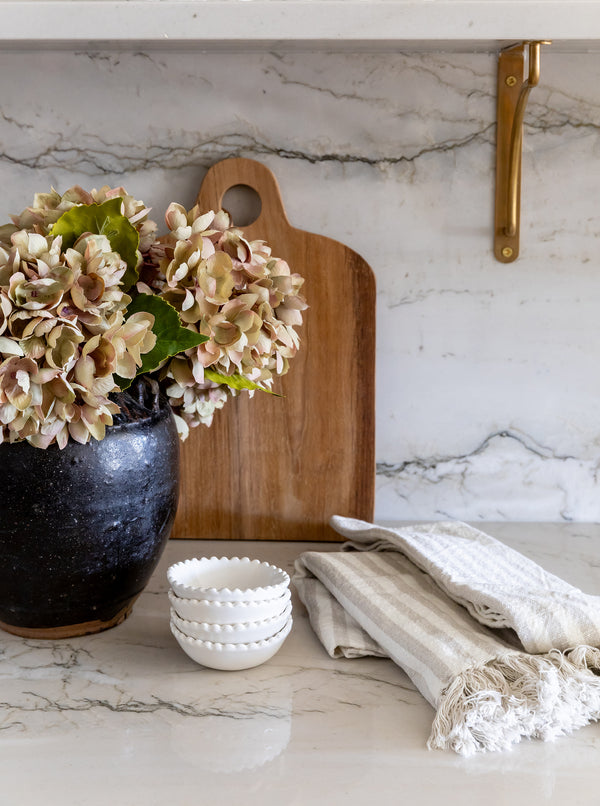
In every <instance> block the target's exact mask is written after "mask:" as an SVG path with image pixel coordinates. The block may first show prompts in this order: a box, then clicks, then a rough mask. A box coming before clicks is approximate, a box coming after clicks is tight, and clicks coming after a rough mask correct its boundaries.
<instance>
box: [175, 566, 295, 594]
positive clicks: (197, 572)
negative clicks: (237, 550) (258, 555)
mask: <svg viewBox="0 0 600 806" xmlns="http://www.w3.org/2000/svg"><path fill="white" fill-rule="evenodd" d="M167 578H168V580H169V584H170V585H171V588H172V589H173V591H174V592H175V593H176V594H177V596H180V597H182V598H183V599H203V600H205V601H211V602H255V601H263V600H265V599H277V598H278V597H279V596H281V595H282V594H283V593H284V592H285V590H286V589H287V588H288V586H289V584H290V578H289V576H288V574H287V573H286V572H285V571H283V570H282V569H281V568H277V566H276V565H271V564H270V563H266V562H260V560H251V559H250V558H249V557H195V558H193V559H191V560H184V561H183V562H180V563H176V564H175V565H172V566H171V567H170V568H169V569H168V571H167Z"/></svg>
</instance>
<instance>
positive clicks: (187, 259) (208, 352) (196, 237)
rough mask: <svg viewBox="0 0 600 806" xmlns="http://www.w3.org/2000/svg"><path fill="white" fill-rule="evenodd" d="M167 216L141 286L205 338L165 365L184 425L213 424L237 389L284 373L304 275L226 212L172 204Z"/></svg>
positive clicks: (294, 342)
mask: <svg viewBox="0 0 600 806" xmlns="http://www.w3.org/2000/svg"><path fill="white" fill-rule="evenodd" d="M165 220H166V223H167V226H168V227H169V230H170V232H169V234H168V235H166V236H164V237H162V238H159V239H158V240H157V242H156V243H155V244H154V246H153V247H152V249H150V252H149V255H148V259H147V261H146V264H145V268H144V270H143V272H142V283H141V285H140V286H138V288H140V289H142V290H143V289H146V288H150V289H151V290H152V291H154V292H155V293H157V294H159V295H160V296H161V297H163V298H164V299H166V300H167V301H168V302H169V303H170V304H171V305H172V306H173V307H174V308H175V309H176V310H177V311H178V313H179V315H180V317H181V320H182V321H183V322H185V323H186V324H187V326H188V328H190V329H193V330H195V331H196V332H198V333H201V334H203V335H205V336H206V337H208V340H207V341H205V342H204V343H203V344H201V345H200V346H198V347H196V348H194V349H191V350H187V351H186V352H185V355H184V356H181V355H180V356H177V357H175V358H173V359H172V360H171V361H170V362H169V363H168V364H167V365H166V366H165V367H164V368H163V370H162V377H163V379H167V380H168V381H171V383H170V384H168V385H167V386H166V391H167V394H168V395H169V397H170V400H171V404H172V406H173V408H174V410H175V411H176V413H177V414H178V416H179V417H180V418H181V420H183V421H184V423H185V426H184V425H182V424H181V423H180V428H181V430H182V431H185V428H186V427H189V426H197V425H199V424H200V423H202V424H205V425H210V423H211V421H212V415H213V413H214V411H215V410H216V409H218V408H221V407H222V406H223V404H224V403H225V401H226V400H227V398H228V396H230V395H234V394H237V391H238V389H239V388H243V387H245V388H263V389H269V388H270V387H271V384H272V382H273V378H274V376H276V375H283V374H285V373H286V372H287V370H288V367H289V360H290V359H291V358H293V356H294V355H295V354H296V352H297V350H298V347H299V338H298V334H297V332H296V329H295V328H296V327H297V326H298V325H300V324H301V323H302V311H303V310H304V309H305V308H306V307H307V306H306V302H305V300H304V298H303V297H302V296H301V294H300V289H301V287H302V284H303V282H304V281H303V279H302V277H300V275H298V274H292V272H291V271H290V268H289V266H288V264H287V263H286V262H285V261H284V260H282V259H280V258H276V257H273V256H272V255H271V249H270V247H269V246H267V244H266V243H264V242H263V241H251V242H250V241H248V240H247V239H246V238H245V237H244V234H243V232H242V231H241V230H240V229H237V228H236V227H234V226H233V224H232V221H231V218H230V216H229V215H228V213H226V212H225V211H223V210H221V211H219V212H217V213H214V212H209V213H202V212H201V211H200V210H199V208H198V207H197V206H196V207H194V208H193V209H191V210H189V211H187V210H185V208H184V207H182V206H181V205H179V204H171V205H170V206H169V208H168V210H167V213H166V216H165ZM240 381H242V383H240ZM244 381H245V382H246V383H243V382H244ZM247 382H249V383H247Z"/></svg>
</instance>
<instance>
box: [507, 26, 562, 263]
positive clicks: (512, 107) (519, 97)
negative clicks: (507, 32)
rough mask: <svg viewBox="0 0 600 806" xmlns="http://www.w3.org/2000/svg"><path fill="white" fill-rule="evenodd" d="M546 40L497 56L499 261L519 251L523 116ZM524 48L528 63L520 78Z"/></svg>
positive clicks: (510, 49)
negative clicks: (525, 75) (526, 52)
mask: <svg viewBox="0 0 600 806" xmlns="http://www.w3.org/2000/svg"><path fill="white" fill-rule="evenodd" d="M549 44H550V42H547V41H543V40H540V41H537V42H522V43H521V44H519V45H514V46H513V47H511V48H508V49H507V50H503V51H501V53H500V55H499V57H498V110H497V120H498V123H497V130H496V215H495V226H494V255H495V256H496V259H497V260H500V261H501V262H502V263H512V261H513V260H516V258H517V256H518V254H519V219H520V212H521V152H522V146H523V118H524V115H525V108H526V107H527V100H528V99H529V93H530V92H531V90H532V88H533V87H535V86H536V85H537V83H538V81H539V80H540V50H541V46H542V45H549ZM526 48H527V49H528V62H529V64H528V76H527V78H526V79H524V70H525V49H526Z"/></svg>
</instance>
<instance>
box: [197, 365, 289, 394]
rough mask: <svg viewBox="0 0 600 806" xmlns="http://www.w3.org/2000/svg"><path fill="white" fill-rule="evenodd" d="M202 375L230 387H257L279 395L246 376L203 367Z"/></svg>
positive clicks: (262, 390)
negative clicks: (226, 373)
mask: <svg viewBox="0 0 600 806" xmlns="http://www.w3.org/2000/svg"><path fill="white" fill-rule="evenodd" d="M204 377H205V378H206V379H207V380H209V381H214V383H224V384H227V386H231V388H232V389H258V390H259V391H261V392H267V393H268V394H270V395H275V397H281V395H278V394H277V392H273V391H272V390H271V389H268V388H266V387H265V386H259V385H258V384H257V383H254V381H249V380H248V378H245V377H244V376H243V375H239V374H234V375H221V373H220V372H215V370H214V369H205V370H204Z"/></svg>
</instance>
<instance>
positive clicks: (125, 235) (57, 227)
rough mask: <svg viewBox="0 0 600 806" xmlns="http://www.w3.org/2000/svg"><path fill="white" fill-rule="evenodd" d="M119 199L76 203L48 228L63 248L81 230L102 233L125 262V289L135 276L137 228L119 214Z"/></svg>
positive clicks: (136, 273) (82, 232) (74, 238)
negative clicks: (61, 243)
mask: <svg viewBox="0 0 600 806" xmlns="http://www.w3.org/2000/svg"><path fill="white" fill-rule="evenodd" d="M121 202H122V200H121V198H120V197H117V198H115V199H108V201H105V202H103V203H102V204H79V205H77V206H75V207H71V209H70V210H67V212H66V213H63V214H62V215H61V217H60V218H59V219H58V221H57V222H56V223H55V224H54V226H53V227H52V229H51V230H50V234H51V235H52V236H54V237H56V236H57V235H62V239H63V241H62V242H63V249H68V248H69V247H71V246H73V244H74V243H75V241H76V240H77V239H78V238H79V237H80V236H81V235H83V234H84V233H85V232H91V233H92V234H93V235H105V236H106V237H107V238H108V240H109V241H110V245H111V248H112V250H113V252H118V253H119V255H121V257H122V258H123V260H124V261H125V262H126V263H127V271H126V272H125V274H124V275H123V279H122V281H121V283H122V285H123V290H124V291H127V290H128V289H129V288H131V286H132V285H133V284H134V283H135V282H136V281H137V279H138V271H137V265H138V257H139V252H138V246H139V243H140V236H139V234H138V231H137V230H136V228H135V227H134V226H133V224H132V223H131V222H130V221H129V219H128V218H127V216H124V215H123V214H122V213H121Z"/></svg>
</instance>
